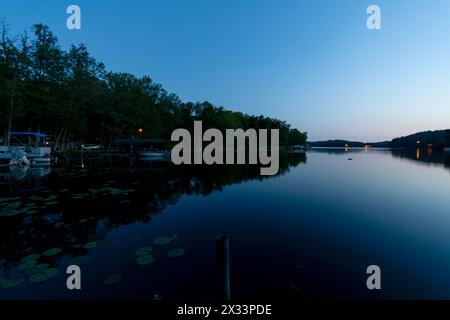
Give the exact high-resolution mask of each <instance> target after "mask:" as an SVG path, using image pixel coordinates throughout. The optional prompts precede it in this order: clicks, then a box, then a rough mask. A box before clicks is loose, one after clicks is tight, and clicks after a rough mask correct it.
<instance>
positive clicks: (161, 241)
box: [153, 236, 175, 246]
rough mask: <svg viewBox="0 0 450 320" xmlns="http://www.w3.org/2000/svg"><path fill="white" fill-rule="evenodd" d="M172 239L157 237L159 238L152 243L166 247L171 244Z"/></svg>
mask: <svg viewBox="0 0 450 320" xmlns="http://www.w3.org/2000/svg"><path fill="white" fill-rule="evenodd" d="M174 239H175V236H173V237H159V238H156V239H155V240H153V243H154V244H157V245H159V246H164V245H167V244H169V243H171V242H172V241H173V240H174Z"/></svg>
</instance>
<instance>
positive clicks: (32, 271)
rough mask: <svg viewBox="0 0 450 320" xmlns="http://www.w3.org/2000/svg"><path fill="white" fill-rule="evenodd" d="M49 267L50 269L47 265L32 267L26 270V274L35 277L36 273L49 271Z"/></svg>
mask: <svg viewBox="0 0 450 320" xmlns="http://www.w3.org/2000/svg"><path fill="white" fill-rule="evenodd" d="M48 267H49V265H48V264H47V263H43V264H38V265H35V266H32V267H31V268H28V269H26V270H25V273H26V274H28V275H33V274H35V273H38V272H43V271H45V270H47V269H48Z"/></svg>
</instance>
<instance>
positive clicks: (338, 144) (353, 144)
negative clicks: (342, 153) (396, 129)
mask: <svg viewBox="0 0 450 320" xmlns="http://www.w3.org/2000/svg"><path fill="white" fill-rule="evenodd" d="M389 143H390V142H389V141H384V142H373V143H372V142H370V143H365V142H359V141H348V140H328V141H317V142H308V145H309V146H311V147H315V148H344V147H350V148H364V147H365V146H366V145H370V146H371V147H374V148H387V147H389Z"/></svg>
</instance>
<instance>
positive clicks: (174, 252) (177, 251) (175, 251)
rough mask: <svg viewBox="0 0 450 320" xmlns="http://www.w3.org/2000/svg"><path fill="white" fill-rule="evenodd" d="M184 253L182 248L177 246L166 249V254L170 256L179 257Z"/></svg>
mask: <svg viewBox="0 0 450 320" xmlns="http://www.w3.org/2000/svg"><path fill="white" fill-rule="evenodd" d="M185 253H186V251H185V250H184V249H181V248H177V249H173V250H170V251H168V252H167V255H168V256H169V257H171V258H179V257H182V256H184V254H185Z"/></svg>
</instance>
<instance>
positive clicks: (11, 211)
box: [0, 197, 38, 217]
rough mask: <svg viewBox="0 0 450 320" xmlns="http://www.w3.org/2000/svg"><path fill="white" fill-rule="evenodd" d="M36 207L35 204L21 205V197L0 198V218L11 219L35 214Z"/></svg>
mask: <svg viewBox="0 0 450 320" xmlns="http://www.w3.org/2000/svg"><path fill="white" fill-rule="evenodd" d="M37 208H38V205H37V204H36V203H28V204H23V203H22V197H14V198H2V199H0V217H12V216H16V215H19V214H22V213H26V214H34V213H37V212H38V210H37Z"/></svg>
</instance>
